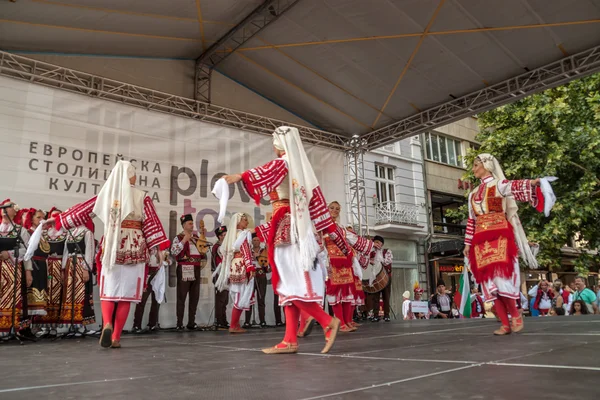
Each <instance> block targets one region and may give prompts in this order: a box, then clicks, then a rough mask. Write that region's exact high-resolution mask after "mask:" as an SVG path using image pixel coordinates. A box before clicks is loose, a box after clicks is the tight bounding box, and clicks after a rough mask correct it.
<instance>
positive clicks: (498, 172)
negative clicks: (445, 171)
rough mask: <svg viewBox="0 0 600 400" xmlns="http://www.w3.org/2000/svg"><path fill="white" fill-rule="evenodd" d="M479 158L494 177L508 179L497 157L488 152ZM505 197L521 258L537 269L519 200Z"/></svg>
mask: <svg viewBox="0 0 600 400" xmlns="http://www.w3.org/2000/svg"><path fill="white" fill-rule="evenodd" d="M477 158H478V159H479V160H480V161H481V162H482V163H483V167H484V168H485V169H486V170H488V171H490V172H491V174H492V176H493V177H494V179H498V180H500V181H503V180H505V179H506V177H505V176H504V171H502V167H501V166H500V163H498V160H497V159H496V157H494V156H493V155H491V154H488V153H482V154H480V155H478V156H477ZM505 199H506V217H507V219H508V221H509V222H510V224H511V226H512V227H513V232H514V234H515V239H516V241H517V246H518V247H519V253H520V254H521V258H522V259H523V261H525V263H526V264H527V265H528V266H529V267H530V268H533V269H536V268H537V267H538V263H537V260H536V259H535V256H534V255H533V253H532V252H531V247H529V241H528V240H527V236H526V235H525V231H524V230H523V226H522V225H521V220H520V219H519V215H518V213H517V212H518V211H519V207H518V206H517V202H516V201H515V199H514V198H513V197H512V196H509V197H505Z"/></svg>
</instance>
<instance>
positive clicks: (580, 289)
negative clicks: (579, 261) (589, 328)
mask: <svg viewBox="0 0 600 400" xmlns="http://www.w3.org/2000/svg"><path fill="white" fill-rule="evenodd" d="M586 286H587V282H586V279H585V278H584V277H583V276H578V277H577V278H575V287H576V288H577V291H576V292H575V293H573V301H577V300H582V301H583V302H584V303H585V305H586V307H587V311H588V313H587V314H598V306H597V305H596V294H595V293H594V292H593V291H591V290H590V289H589V288H587V287H586Z"/></svg>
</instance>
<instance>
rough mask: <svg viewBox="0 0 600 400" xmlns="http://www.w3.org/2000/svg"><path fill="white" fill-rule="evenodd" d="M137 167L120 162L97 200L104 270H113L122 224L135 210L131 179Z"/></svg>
mask: <svg viewBox="0 0 600 400" xmlns="http://www.w3.org/2000/svg"><path fill="white" fill-rule="evenodd" d="M134 176H135V167H134V166H133V165H131V163H130V162H129V161H122V160H121V161H118V162H117V164H116V165H115V167H114V168H113V170H112V172H111V173H110V176H109V177H108V180H107V181H106V183H105V184H104V186H102V189H101V190H100V193H99V194H98V197H97V199H96V205H95V206H94V210H93V213H94V214H95V215H96V216H97V217H98V218H100V220H101V221H102V222H103V223H104V241H103V243H104V244H103V246H104V248H103V250H102V266H103V268H109V269H110V268H112V267H113V265H114V264H115V260H116V258H117V250H118V245H119V240H120V233H121V222H123V220H124V219H125V217H127V216H128V215H129V214H130V213H131V212H132V211H133V209H134V206H133V195H132V190H131V184H130V183H129V179H130V178H132V177H134Z"/></svg>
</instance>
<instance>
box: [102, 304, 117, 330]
mask: <svg viewBox="0 0 600 400" xmlns="http://www.w3.org/2000/svg"><path fill="white" fill-rule="evenodd" d="M115 305H116V303H115V302H114V301H105V300H101V301H100V307H101V308H102V323H103V324H104V325H103V326H102V327H103V328H104V327H105V326H106V324H112V323H113V313H114V312H115Z"/></svg>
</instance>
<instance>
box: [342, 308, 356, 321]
mask: <svg viewBox="0 0 600 400" xmlns="http://www.w3.org/2000/svg"><path fill="white" fill-rule="evenodd" d="M342 308H343V309H344V321H345V322H346V324H348V325H350V324H351V323H352V320H353V319H354V318H353V317H354V306H353V305H352V303H342Z"/></svg>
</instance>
